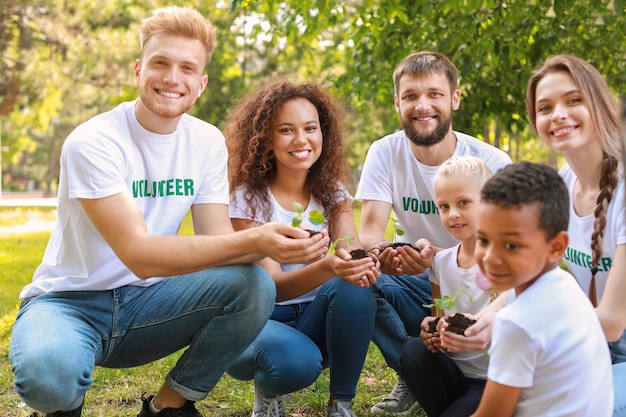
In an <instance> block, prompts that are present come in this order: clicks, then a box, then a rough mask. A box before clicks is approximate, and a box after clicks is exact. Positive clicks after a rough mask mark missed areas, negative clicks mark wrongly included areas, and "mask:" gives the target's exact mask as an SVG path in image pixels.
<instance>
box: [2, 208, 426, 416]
mask: <svg viewBox="0 0 626 417" xmlns="http://www.w3.org/2000/svg"><path fill="white" fill-rule="evenodd" d="M10 211H11V210H6V209H4V210H3V213H2V214H3V216H2V218H3V219H4V214H7V213H8V212H10ZM18 211H19V210H18ZM36 211H39V210H36ZM41 211H42V212H46V211H48V210H41ZM355 215H358V213H356V212H355ZM23 216H24V215H23V214H16V215H15V216H14V217H13V218H14V219H15V221H16V222H25V221H28V218H26V219H25V218H24V217H23ZM26 217H28V216H26ZM19 224H23V223H19ZM180 233H182V234H192V233H193V226H192V222H191V218H190V216H187V217H186V218H185V221H184V222H183V224H182V226H181V230H180ZM49 236H50V234H49V233H48V232H43V233H29V234H25V235H18V236H11V237H0V415H1V416H2V417H29V416H32V415H33V410H32V409H30V408H29V407H26V406H24V404H23V403H21V401H20V399H19V396H18V395H17V393H16V392H15V390H14V388H13V377H12V373H11V367H10V363H9V360H8V350H9V339H10V334H11V326H12V324H13V319H14V317H15V313H16V312H17V305H18V295H19V292H20V291H21V289H22V288H23V287H24V285H26V284H27V283H28V282H30V280H31V276H32V273H33V271H34V270H35V268H36V267H37V266H38V265H39V262H40V261H41V256H42V254H43V251H44V249H45V246H46V243H47V241H48V238H49ZM42 343H45V340H42ZM179 355H180V352H179V353H177V354H174V355H170V356H169V357H167V358H163V359H161V360H159V361H156V362H154V363H151V364H149V365H145V366H141V367H136V368H130V369H106V368H96V369H95V370H94V382H93V385H92V387H91V389H90V390H89V391H88V393H87V398H86V404H85V408H84V411H83V415H84V416H94V417H122V416H124V417H128V416H131V415H135V414H136V413H137V411H138V410H139V408H140V407H141V404H140V398H141V394H142V393H143V392H144V391H147V392H149V393H154V392H156V390H157V389H158V387H159V386H160V385H161V383H162V381H163V379H164V377H165V375H166V374H167V372H168V370H169V369H171V368H172V367H173V365H174V363H175V362H176V360H177V358H178V356H179ZM395 381H396V377H395V373H394V372H393V371H392V370H391V369H389V368H387V367H386V365H385V363H384V360H383V358H382V355H381V354H380V351H379V350H378V349H377V348H376V347H375V346H374V345H373V344H371V345H370V349H369V353H368V357H367V360H366V363H365V366H364V369H363V372H362V374H361V380H360V383H359V386H358V392H357V397H356V398H355V407H354V409H355V412H356V414H357V415H359V416H369V415H370V413H369V408H370V407H371V405H372V404H374V403H376V402H377V401H378V400H380V398H382V397H383V396H384V395H386V394H387V393H388V392H389V391H391V389H392V388H393V385H394V383H395ZM253 391H254V388H253V384H252V383H251V381H237V380H235V379H233V378H230V377H229V376H227V375H225V376H224V378H222V380H221V381H220V382H219V383H218V385H217V386H216V387H215V388H214V389H213V391H211V393H210V394H209V396H208V398H207V399H206V400H205V401H202V402H200V403H199V404H198V409H199V410H200V411H201V412H202V413H203V414H204V415H205V416H215V417H244V416H246V417H247V416H249V415H250V412H251V409H252V403H253V400H254V392H253ZM327 401H328V370H325V371H324V373H323V374H322V376H321V377H320V378H319V379H318V380H317V381H316V382H315V383H314V384H313V385H311V386H310V387H308V388H306V389H304V390H301V391H299V392H296V393H294V394H293V395H292V397H291V398H290V400H289V401H288V402H287V405H286V411H287V414H288V415H290V416H325V415H326V403H327ZM415 415H416V416H423V414H420V412H418V413H417V414H415Z"/></svg>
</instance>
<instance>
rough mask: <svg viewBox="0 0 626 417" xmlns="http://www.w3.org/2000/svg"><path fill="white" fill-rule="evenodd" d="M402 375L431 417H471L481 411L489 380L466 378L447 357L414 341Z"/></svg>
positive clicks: (408, 347) (406, 348) (404, 359)
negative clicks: (475, 412)
mask: <svg viewBox="0 0 626 417" xmlns="http://www.w3.org/2000/svg"><path fill="white" fill-rule="evenodd" d="M401 360H402V375H403V376H404V381H405V382H406V384H407V386H408V387H409V389H410V390H411V393H412V394H413V396H414V397H415V399H416V400H417V401H418V402H419V403H420V405H421V406H422V408H423V409H424V411H425V412H426V414H427V415H428V417H440V416H442V417H443V416H445V417H468V416H470V415H471V414H472V413H474V411H476V409H477V408H478V404H479V403H480V398H481V396H482V394H483V390H484V389H485V384H486V382H487V381H486V380H484V379H473V378H468V377H466V376H464V375H463V374H462V373H461V371H460V370H459V368H458V366H456V364H455V363H454V361H453V360H452V359H450V358H449V357H448V356H447V355H446V354H445V353H443V352H441V351H439V352H436V353H432V352H430V351H429V350H428V349H426V346H425V345H424V342H423V341H422V339H420V338H418V337H416V338H413V339H410V340H409V341H408V342H407V343H406V345H405V346H404V349H403V351H402V358H401Z"/></svg>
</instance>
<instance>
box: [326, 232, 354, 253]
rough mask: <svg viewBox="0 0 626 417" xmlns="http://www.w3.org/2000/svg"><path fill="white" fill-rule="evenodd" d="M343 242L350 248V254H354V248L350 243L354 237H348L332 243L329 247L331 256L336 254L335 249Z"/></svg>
mask: <svg viewBox="0 0 626 417" xmlns="http://www.w3.org/2000/svg"><path fill="white" fill-rule="evenodd" d="M342 240H343V241H344V242H346V245H347V246H348V252H352V248H351V247H350V242H352V241H353V240H354V237H352V236H346V237H340V238H339V239H337V240H335V241H334V242H332V243H331V244H330V246H329V247H328V253H329V254H332V253H335V249H336V248H337V243H339V242H340V241H342Z"/></svg>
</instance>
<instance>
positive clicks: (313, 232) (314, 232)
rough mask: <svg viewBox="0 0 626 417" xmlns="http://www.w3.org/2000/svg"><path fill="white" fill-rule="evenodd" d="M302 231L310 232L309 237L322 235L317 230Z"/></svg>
mask: <svg viewBox="0 0 626 417" xmlns="http://www.w3.org/2000/svg"><path fill="white" fill-rule="evenodd" d="M302 230H304V231H305V232H309V237H313V236H315V235H316V234H318V233H320V232H318V231H316V230H311V229H302Z"/></svg>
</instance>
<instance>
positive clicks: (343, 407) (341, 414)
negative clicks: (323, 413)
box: [328, 400, 356, 417]
mask: <svg viewBox="0 0 626 417" xmlns="http://www.w3.org/2000/svg"><path fill="white" fill-rule="evenodd" d="M328 417H356V414H354V411H352V400H333V402H332V403H331V404H328Z"/></svg>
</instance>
